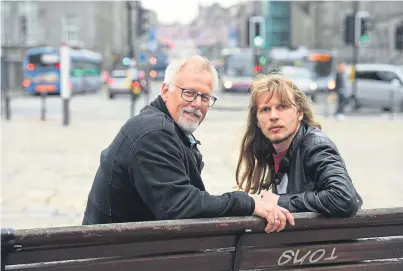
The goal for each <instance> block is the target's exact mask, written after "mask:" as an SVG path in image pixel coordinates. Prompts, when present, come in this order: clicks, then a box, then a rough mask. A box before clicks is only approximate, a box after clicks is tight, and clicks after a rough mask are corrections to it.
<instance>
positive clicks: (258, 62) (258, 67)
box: [253, 54, 267, 73]
mask: <svg viewBox="0 0 403 271" xmlns="http://www.w3.org/2000/svg"><path fill="white" fill-rule="evenodd" d="M266 62H267V58H266V57H265V56H264V55H261V54H255V57H254V63H253V65H254V68H253V70H254V71H255V73H260V72H261V71H262V67H264V66H265V64H266Z"/></svg>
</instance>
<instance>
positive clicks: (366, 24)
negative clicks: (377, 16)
mask: <svg viewBox="0 0 403 271" xmlns="http://www.w3.org/2000/svg"><path fill="white" fill-rule="evenodd" d="M371 28H372V19H371V17H370V16H369V14H368V13H367V12H365V11H359V12H357V14H356V17H355V31H354V32H355V33H354V34H355V45H356V46H359V45H363V44H365V43H367V42H368V41H369V33H368V32H369V31H370V30H371Z"/></svg>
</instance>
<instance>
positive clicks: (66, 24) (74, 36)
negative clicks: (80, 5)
mask: <svg viewBox="0 0 403 271" xmlns="http://www.w3.org/2000/svg"><path fill="white" fill-rule="evenodd" d="M62 27H63V39H64V40H65V41H67V42H69V41H78V40H79V29H80V27H79V22H78V17H77V15H75V14H67V15H66V16H64V17H63V21H62Z"/></svg>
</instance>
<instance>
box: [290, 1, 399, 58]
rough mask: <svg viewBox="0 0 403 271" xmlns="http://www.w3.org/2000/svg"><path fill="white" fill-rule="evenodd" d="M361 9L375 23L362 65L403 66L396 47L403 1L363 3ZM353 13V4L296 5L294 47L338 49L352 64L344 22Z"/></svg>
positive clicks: (365, 47)
mask: <svg viewBox="0 0 403 271" xmlns="http://www.w3.org/2000/svg"><path fill="white" fill-rule="evenodd" d="M359 10H362V11H367V12H368V13H369V14H370V16H371V17H372V18H373V20H374V25H373V29H372V30H371V31H370V33H369V37H370V39H369V42H368V43H366V44H365V45H364V46H362V47H361V48H360V54H359V55H360V58H359V59H360V62H378V63H393V62H396V63H402V56H401V54H400V53H399V52H397V51H396V50H395V48H394V44H395V29H396V25H397V24H399V23H400V22H401V21H402V20H403V2H399V1H397V2H396V1H393V2H389V3H387V2H384V1H360V3H359ZM352 12H353V3H352V2H346V1H320V2H319V1H318V2H308V1H298V2H293V3H292V7H291V14H292V15H291V18H292V19H291V28H292V34H291V40H292V41H291V42H292V44H293V45H294V46H306V47H307V48H315V49H331V50H335V51H336V52H337V53H338V57H339V58H340V59H341V60H344V61H348V62H350V61H351V60H352V47H351V45H346V44H344V20H345V17H346V15H347V14H351V13H352Z"/></svg>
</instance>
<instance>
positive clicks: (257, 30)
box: [248, 16, 266, 47]
mask: <svg viewBox="0 0 403 271" xmlns="http://www.w3.org/2000/svg"><path fill="white" fill-rule="evenodd" d="M248 30H249V46H255V47H263V46H264V41H265V36H266V35H265V32H266V31H265V20H264V17H262V16H254V17H252V18H250V19H249V25H248Z"/></svg>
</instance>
